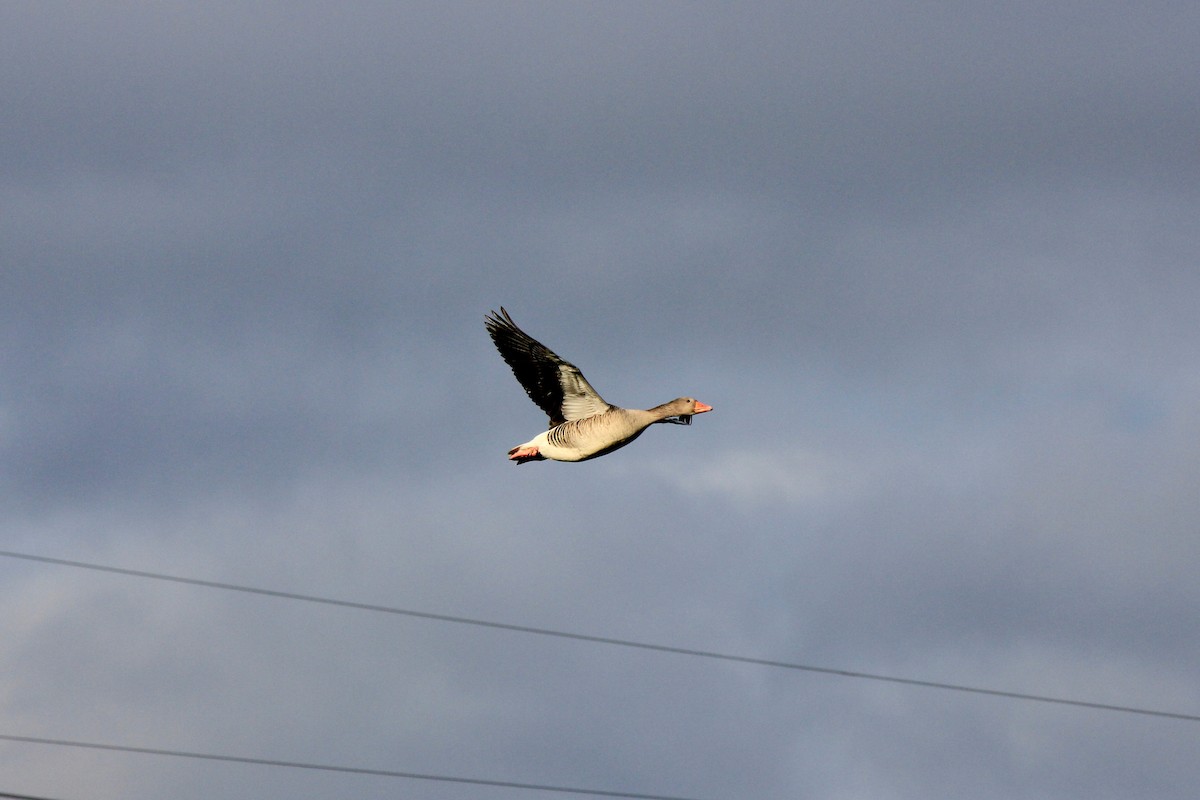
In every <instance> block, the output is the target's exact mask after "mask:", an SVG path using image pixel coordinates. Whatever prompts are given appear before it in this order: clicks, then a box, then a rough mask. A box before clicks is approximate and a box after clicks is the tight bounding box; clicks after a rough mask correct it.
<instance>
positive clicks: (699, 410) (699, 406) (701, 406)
mask: <svg viewBox="0 0 1200 800" xmlns="http://www.w3.org/2000/svg"><path fill="white" fill-rule="evenodd" d="M705 411H712V406H710V405H708V404H707V403H701V402H700V401H699V400H697V401H696V410H695V411H693V412H692V413H693V414H703V413H704V412H705Z"/></svg>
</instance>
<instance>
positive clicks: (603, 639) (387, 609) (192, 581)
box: [0, 550, 1200, 722]
mask: <svg viewBox="0 0 1200 800" xmlns="http://www.w3.org/2000/svg"><path fill="white" fill-rule="evenodd" d="M0 556H3V557H5V558H18V559H23V560H25V561H36V562H39V563H43V564H55V565H58V566H64V567H76V568H79V569H87V570H93V571H96V572H108V573H112V574H115V575H128V576H132V577H136V578H148V579H151V580H158V581H169V582H171V583H182V584H186V585H189V586H203V587H206V588H210V589H223V590H226V591H231V592H243V593H246V594H257V595H264V596H267V597H279V598H283V599H285V600H299V601H302V602H306V603H319V604H322V605H329V606H338V607H341V608H353V609H358V610H360V611H375V612H379V613H383V614H394V615H398V616H405V617H415V618H417V619H428V620H433V621H435V622H452V623H455V624H458V625H473V626H475V627H479V628H492V629H496V630H505V631H515V632H518V633H530V634H535V635H537V636H551V637H555V638H558V639H572V640H575V641H579V642H592V643H595V644H607V645H613V646H616V647H628V648H635V649H638V650H652V651H655V652H659V653H675V654H676V655H684V656H694V657H696V658H708V659H716V660H720V661H732V662H736V663H740V664H754V665H757V666H762V667H776V668H778V669H788V670H793V671H797V672H815V673H819V674H822V675H837V676H840V677H843V678H858V679H860V680H868V681H882V682H885V683H897V684H902V685H905V686H922V687H925V688H927V689H942V690H944V691H951V692H965V693H968V694H980V695H988V696H991V697H1004V698H1007V699H1009V700H1028V701H1031V702H1035V703H1053V704H1056V705H1064V706H1075V707H1077V708H1090V709H1095V710H1099V711H1116V712H1119V713H1122V714H1141V715H1143V716H1149V717H1160V718H1165V719H1178V720H1185V721H1187V722H1200V714H1183V713H1178V712H1174V711H1158V710H1154V709H1149V708H1139V707H1136V706H1124V705H1114V704H1110V703H1093V702H1089V701H1086V700H1071V699H1068V698H1064V697H1052V696H1049V695H1040V694H1030V693H1027V692H1009V691H1004V690H1002V689H987V688H983V687H979V686H965V685H962V684H955V683H943V682H941V681H927V680H919V679H917V678H902V677H898V676H895V675H880V674H877V673H871V672H858V671H855V670H847V669H837V668H834V667H819V666H813V665H811V664H799V663H795V662H791V661H777V660H774V659H767V658H755V657H753V656H741V655H734V654H731V653H719V652H715V651H712V650H696V649H692V648H688V647H673V646H671V645H664V644H653V643H651V642H638V641H634V640H630V639H616V638H612V637H608V636H592V635H589V634H584V633H572V632H570V631H559V630H553V629H551V628H537V627H533V626H529V625H514V624H512V623H507V622H493V621H490V620H482V619H472V618H470V617H458V616H452V615H449V614H435V613H432V612H429V611H414V610H412V609H406V608H395V607H393V606H384V605H375V604H373V603H359V602H355V601H352V600H338V599H336V598H330V597H319V596H316V595H309V594H299V593H297V592H281V591H277V590H275V589H261V588H258V587H254V586H242V585H239V584H234V583H221V582H218V581H207V580H201V579H199V578H185V577H181V576H178V575H165V574H163V573H158V572H146V571H144V570H135V569H125V568H122V567H110V566H105V565H103V564H92V563H88V562H85V561H70V560H67V559H63V558H51V557H49V556H37V555H31V554H29V553H17V552H14V551H11V550H0Z"/></svg>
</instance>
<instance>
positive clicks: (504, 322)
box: [483, 306, 521, 331]
mask: <svg viewBox="0 0 1200 800" xmlns="http://www.w3.org/2000/svg"><path fill="white" fill-rule="evenodd" d="M483 324H484V327H486V328H487V329H488V330H489V331H496V330H501V329H503V328H511V329H513V330H517V331H519V330H521V329H520V328H518V327H517V323H515V322H513V318H512V317H511V316H509V314H508V309H506V308H505V307H504V306H500V311H499V312H498V313H497V312H496V311H495V310H492V311H489V312H488V313H487V314H484V316H483Z"/></svg>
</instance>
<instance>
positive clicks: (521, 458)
mask: <svg viewBox="0 0 1200 800" xmlns="http://www.w3.org/2000/svg"><path fill="white" fill-rule="evenodd" d="M508 458H509V460H510V461H515V462H517V463H518V464H524V463H525V462H526V461H541V460H543V459H545V456H543V455H542V454H541V453H539V452H538V449H537V447H534V446H532V445H530V446H528V447H526V446H524V445H523V446H521V447H514V448H513V449H512V450H509V451H508Z"/></svg>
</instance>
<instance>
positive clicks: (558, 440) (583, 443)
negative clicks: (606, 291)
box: [484, 307, 712, 464]
mask: <svg viewBox="0 0 1200 800" xmlns="http://www.w3.org/2000/svg"><path fill="white" fill-rule="evenodd" d="M484 325H485V327H486V328H487V331H488V334H489V335H490V336H491V337H492V341H493V342H495V344H496V349H497V350H499V351H500V355H501V356H502V357H503V358H504V360H505V361H506V362H507V363H508V365H509V366H510V367H511V368H512V371H513V375H515V376H516V378H517V381H518V382H519V383H520V384H521V386H523V387H524V388H525V393H526V394H528V395H529V399H531V400H533V402H534V403H535V404H537V406H538V407H539V408H541V409H542V410H543V411H545V412H546V414H547V416H549V417H550V427H549V429H548V430H545V431H542V432H541V433H539V434H538V435H537V436H535V437H533V438H532V439H530V440H529V441H528V442H525V443H524V444H521V445H517V446H516V447H514V448H513V449H511V450H509V451H508V457H509V459H510V460H512V461H515V462H517V463H518V464H524V463H525V462H526V461H542V460H544V459H551V460H553V461H586V460H587V459H589V458H596V457H597V456H602V455H604V454H606V453H611V452H612V451H613V450H616V449H617V448H620V447H624V446H625V445H627V444H629V443H630V442H632V441H633V440H634V439H636V438H637V437H638V436H641V435H642V432H643V431H645V430H646V428H648V427H650V426H651V425H653V424H655V423H658V422H671V423H675V424H678V425H689V424H691V421H692V416H693V415H695V414H703V413H704V412H705V411H711V410H712V406H710V405H706V404H704V403H701V402H700V401H699V400H695V399H693V398H691V397H680V398H677V399H675V400H672V401H671V402H669V403H663V404H662V405H660V406H655V407H654V408H651V409H647V410H644V411H643V410H641V409H634V408H620V407H618V406H614V405H609V404H608V403H606V402H604V399H603V398H601V397H600V395H599V394H598V393H597V392H596V390H595V389H593V388H592V386H591V384H589V383H588V382H587V378H585V377H583V373H582V372H580V371H579V368H578V367H576V366H575V365H574V364H572V363H570V362H569V361H566V360H565V359H563V358H561V357H560V356H558V355H557V354H556V353H555V352H554V351H552V350H551V349H550V348H548V347H546V346H545V345H544V344H542V343H541V342H539V341H537V340H536V339H534V338H533V337H532V336H530V335H529V334H527V333H525V332H524V331H523V330H521V329H520V328H518V327H517V325H516V323H515V322H513V320H512V317H510V316H509V315H508V312H507V311H505V310H504V308H503V307H501V308H500V313H499V314H497V313H496V312H495V311H493V312H492V313H491V314H490V315H488V316H487V317H486V318H485V319H484Z"/></svg>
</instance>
